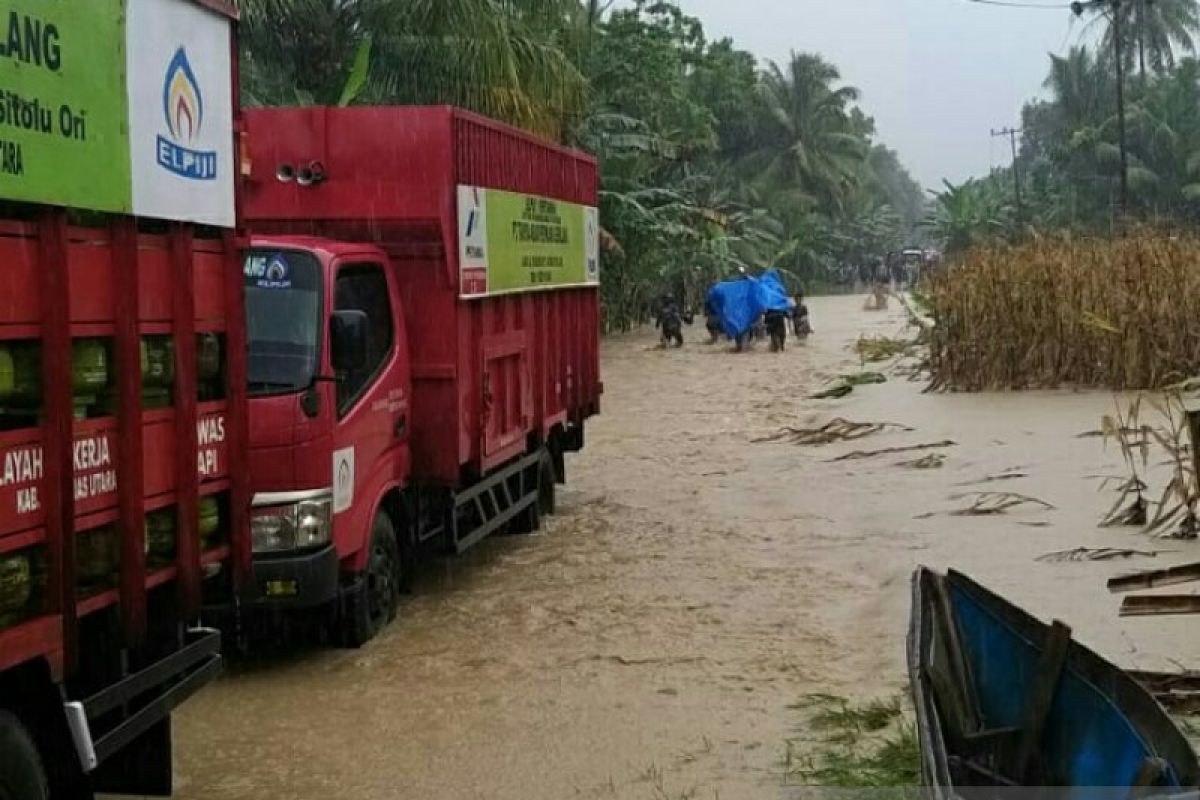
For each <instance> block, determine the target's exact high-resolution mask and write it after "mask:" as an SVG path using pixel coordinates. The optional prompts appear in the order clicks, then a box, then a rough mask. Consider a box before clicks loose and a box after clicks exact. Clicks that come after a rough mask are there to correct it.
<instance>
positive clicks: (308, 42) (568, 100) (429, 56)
mask: <svg viewBox="0 0 1200 800" xmlns="http://www.w3.org/2000/svg"><path fill="white" fill-rule="evenodd" d="M579 9H580V7H579V4H578V3H576V2H575V0H353V1H351V0H244V2H243V5H242V15H243V25H242V34H241V36H242V38H241V41H242V46H243V63H244V64H245V65H246V70H245V79H246V80H245V83H246V84H247V85H246V95H247V101H248V102H259V103H267V104H276V103H294V102H321V103H331V102H335V101H336V100H337V98H339V97H342V96H343V95H344V94H345V92H344V89H345V84H346V82H347V80H348V79H349V78H350V76H351V74H352V72H353V69H352V68H353V66H354V64H355V62H356V60H357V61H362V60H363V59H361V58H360V57H361V55H362V54H363V52H364V48H366V47H369V48H370V50H369V56H370V57H369V65H367V67H366V75H365V78H364V80H363V81H362V86H361V89H360V91H359V94H360V96H361V97H362V98H363V99H365V100H369V101H372V102H380V103H412V104H422V103H448V104H454V105H460V106H464V107H466V108H470V109H473V110H475V111H479V112H481V113H484V114H487V115H489V116H492V117H496V118H498V119H502V120H505V121H508V122H511V123H513V124H515V125H519V126H521V127H524V128H526V129H528V130H531V131H534V132H536V133H539V134H541V135H543V136H546V137H547V138H552V139H556V140H557V139H560V138H561V137H562V135H563V132H564V129H565V127H566V125H567V124H568V122H569V121H570V120H572V119H574V118H576V117H577V116H578V114H579V112H580V110H581V108H582V104H583V98H584V89H585V81H584V78H583V75H582V74H581V73H580V71H579V69H577V68H576V66H575V64H574V63H572V60H571V59H570V58H569V57H568V55H567V54H566V53H565V52H564V50H563V44H564V43H563V36H564V35H565V34H564V31H565V30H566V29H567V26H568V24H569V23H570V21H571V20H573V19H574V16H575V15H576V14H578V13H579ZM368 42H369V44H366V43H368Z"/></svg>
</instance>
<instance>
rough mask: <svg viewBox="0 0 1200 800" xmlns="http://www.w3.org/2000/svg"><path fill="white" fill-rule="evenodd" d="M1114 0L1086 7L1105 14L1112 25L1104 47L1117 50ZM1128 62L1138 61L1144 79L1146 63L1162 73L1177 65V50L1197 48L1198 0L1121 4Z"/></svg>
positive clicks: (1138, 0) (1126, 0) (1144, 0)
mask: <svg viewBox="0 0 1200 800" xmlns="http://www.w3.org/2000/svg"><path fill="white" fill-rule="evenodd" d="M1111 5H1112V0H1090V2H1086V3H1084V4H1083V7H1084V8H1085V9H1087V10H1089V11H1091V12H1092V13H1095V14H1101V13H1103V14H1105V15H1106V19H1107V21H1108V28H1107V30H1106V31H1105V34H1104V48H1105V50H1106V51H1107V52H1113V44H1114V42H1113V37H1114V35H1115V30H1114V27H1113V25H1112V17H1111V13H1112V9H1111ZM1119 13H1120V14H1121V22H1122V26H1123V33H1122V38H1123V40H1124V42H1123V43H1125V44H1126V48H1125V66H1126V67H1128V68H1132V67H1133V66H1134V63H1135V59H1136V63H1137V65H1138V69H1139V72H1140V73H1141V76H1142V79H1143V80H1144V79H1145V76H1146V65H1147V62H1149V65H1150V68H1151V70H1153V71H1154V72H1155V73H1162V72H1164V71H1165V70H1168V69H1170V68H1172V67H1174V66H1175V52H1176V50H1177V49H1178V50H1183V51H1185V52H1187V53H1193V54H1194V53H1195V52H1196V41H1195V36H1196V35H1197V34H1198V33H1200V5H1198V4H1197V2H1196V0H1124V2H1122V3H1121V4H1120V11H1119Z"/></svg>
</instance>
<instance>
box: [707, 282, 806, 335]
mask: <svg viewBox="0 0 1200 800" xmlns="http://www.w3.org/2000/svg"><path fill="white" fill-rule="evenodd" d="M707 307H708V308H709V309H710V310H711V311H712V312H713V313H714V314H716V316H717V319H719V320H720V321H721V329H722V330H723V331H724V332H725V335H726V336H728V337H729V338H730V339H736V338H738V337H739V336H742V335H743V334H745V333H746V332H747V331H749V330H750V328H751V327H752V326H753V325H754V321H755V320H757V319H758V317H759V315H761V314H763V313H765V312H767V311H791V309H792V301H791V299H790V298H789V297H788V293H787V289H785V288H784V287H783V281H781V280H780V279H779V273H778V272H777V271H775V270H773V269H772V270H767V271H766V272H764V273H763V274H762V276H761V277H758V278H751V277H749V276H747V277H745V278H739V279H737V280H734V281H724V282H722V283H718V284H716V285H715V286H713V287H712V288H711V289H709V290H708V302H707Z"/></svg>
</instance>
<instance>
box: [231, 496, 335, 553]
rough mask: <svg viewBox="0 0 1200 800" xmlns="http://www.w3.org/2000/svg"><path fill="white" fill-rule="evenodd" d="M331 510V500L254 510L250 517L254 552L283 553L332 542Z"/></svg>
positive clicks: (305, 501)
mask: <svg viewBox="0 0 1200 800" xmlns="http://www.w3.org/2000/svg"><path fill="white" fill-rule="evenodd" d="M331 510H332V509H331V501H330V500H328V499H320V500H303V501H301V502H298V503H290V504H288V505H284V506H272V507H269V508H261V509H255V510H254V513H253V515H252V516H251V518H250V531H251V534H252V536H253V542H254V552H256V553H280V552H284V551H287V550H302V549H306V548H309V547H317V546H320V545H325V544H329V542H330V541H331V539H332V533H333V530H332V528H333V526H332V523H331V519H332V514H331Z"/></svg>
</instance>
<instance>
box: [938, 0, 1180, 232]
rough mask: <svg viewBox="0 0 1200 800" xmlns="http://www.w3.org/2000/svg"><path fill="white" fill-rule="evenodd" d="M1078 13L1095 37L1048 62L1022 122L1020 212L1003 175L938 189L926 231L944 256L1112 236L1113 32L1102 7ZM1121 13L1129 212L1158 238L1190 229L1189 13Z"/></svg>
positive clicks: (1159, 0) (1153, 8)
mask: <svg viewBox="0 0 1200 800" xmlns="http://www.w3.org/2000/svg"><path fill="white" fill-rule="evenodd" d="M1084 8H1085V9H1086V10H1087V14H1088V15H1090V21H1089V25H1093V26H1104V27H1103V29H1102V30H1101V29H1097V33H1098V34H1099V35H1089V36H1088V37H1087V38H1088V39H1090V40H1092V43H1090V44H1080V45H1078V46H1075V47H1072V48H1071V49H1070V50H1069V51H1068V53H1067V54H1066V55H1063V56H1054V55H1052V56H1051V57H1050V71H1049V74H1048V75H1047V77H1046V81H1045V85H1044V89H1045V94H1046V97H1045V98H1044V99H1038V100H1033V101H1031V102H1029V103H1028V104H1026V106H1025V108H1024V109H1023V111H1022V115H1021V117H1022V119H1021V123H1022V124H1021V127H1022V128H1023V129H1024V134H1023V137H1022V144H1021V150H1020V153H1019V155H1018V159H1017V169H1018V172H1019V175H1020V178H1021V188H1022V195H1023V197H1022V200H1023V208H1022V209H1018V208H1017V206H1016V203H1015V202H1014V201H1015V197H1014V190H1013V175H1012V171H1011V170H1010V169H1004V170H997V171H995V172H993V174H992V175H990V176H988V177H986V178H980V179H976V180H971V181H967V182H965V183H963V184H961V185H958V186H950V185H947V186H946V189H945V191H944V192H942V193H940V194H938V195H937V197H936V201H937V202H936V206H935V208H934V210H933V212H932V213H931V215H930V217H929V220H928V222H929V224H930V227H931V229H932V231H933V232H934V233H935V235H936V238H937V239H938V240H940V241H941V242H943V243H944V245H945V249H946V251H947V252H949V253H953V252H961V251H964V250H966V249H968V248H969V247H971V246H972V245H975V244H979V243H981V242H984V241H988V240H996V239H1006V240H1009V241H1012V240H1015V239H1018V238H1024V237H1026V236H1027V235H1029V234H1030V233H1031V232H1037V233H1045V232H1049V231H1060V230H1071V231H1075V232H1082V233H1089V234H1093V233H1099V234H1108V233H1110V232H1112V231H1113V230H1115V229H1117V227H1118V222H1119V220H1118V215H1119V197H1120V195H1119V191H1120V190H1119V186H1120V147H1119V144H1120V138H1119V125H1118V115H1117V83H1116V80H1117V79H1116V64H1115V58H1114V48H1113V42H1112V36H1113V30H1112V26H1111V19H1110V18H1109V17H1108V16H1106V15H1107V14H1108V13H1109V9H1108V7H1107V6H1101V5H1099V4H1095V3H1085V4H1084ZM1101 11H1104V14H1103V15H1102V14H1101V13H1100V12H1101ZM1064 13H1067V12H1064ZM1120 13H1121V14H1122V16H1123V18H1124V22H1125V25H1124V35H1123V40H1124V44H1125V48H1124V56H1125V62H1126V63H1125V67H1126V72H1125V105H1126V124H1127V133H1126V145H1127V152H1128V164H1129V169H1128V175H1129V213H1130V216H1131V217H1133V219H1134V220H1136V221H1138V222H1142V223H1147V224H1151V225H1154V226H1158V227H1165V228H1183V227H1190V226H1192V225H1195V224H1196V223H1197V222H1200V61H1197V60H1196V58H1195V52H1196V51H1195V41H1194V37H1195V36H1196V35H1197V33H1200V4H1197V2H1196V0H1156V1H1155V2H1154V3H1123V4H1122V5H1121V11H1120ZM1085 19H1087V16H1086V15H1085ZM1177 56H1183V57H1182V58H1179V57H1177Z"/></svg>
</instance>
